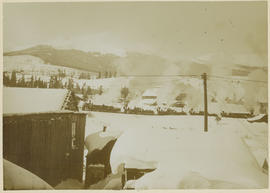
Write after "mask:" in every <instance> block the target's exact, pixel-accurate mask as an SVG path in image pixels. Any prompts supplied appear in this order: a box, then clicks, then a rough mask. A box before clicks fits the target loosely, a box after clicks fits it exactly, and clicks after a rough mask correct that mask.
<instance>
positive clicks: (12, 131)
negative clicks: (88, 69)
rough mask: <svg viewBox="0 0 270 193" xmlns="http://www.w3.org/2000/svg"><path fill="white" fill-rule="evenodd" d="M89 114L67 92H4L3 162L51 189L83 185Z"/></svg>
mask: <svg viewBox="0 0 270 193" xmlns="http://www.w3.org/2000/svg"><path fill="white" fill-rule="evenodd" d="M85 122H86V114H84V113H79V112H77V101H76V99H75V95H74V94H73V93H71V92H70V91H68V90H65V89H40V88H9V87H4V88H3V158H4V159H6V160H8V161H10V162H12V163H14V164H16V165H18V166H20V167H22V168H24V169H26V170H28V171H30V172H32V173H33V174H35V175H37V176H38V177H40V178H41V179H43V180H44V181H45V182H47V183H48V184H50V185H51V186H52V187H54V186H56V185H57V184H59V183H60V182H61V181H63V180H66V179H77V180H78V181H82V177H83V151H84V135H85Z"/></svg>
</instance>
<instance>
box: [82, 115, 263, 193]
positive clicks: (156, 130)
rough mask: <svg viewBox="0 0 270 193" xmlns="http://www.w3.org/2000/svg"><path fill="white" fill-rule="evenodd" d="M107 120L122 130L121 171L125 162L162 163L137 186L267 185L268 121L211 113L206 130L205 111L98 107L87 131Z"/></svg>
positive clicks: (117, 153)
mask: <svg viewBox="0 0 270 193" xmlns="http://www.w3.org/2000/svg"><path fill="white" fill-rule="evenodd" d="M104 125H105V126H107V130H108V131H117V132H122V135H121V136H120V138H119V139H118V140H117V142H116V144H115V146H114V148H113V150H112V154H111V167H112V172H113V173H115V175H117V169H118V167H119V165H121V163H124V164H126V167H138V168H145V167H146V168H151V167H154V168H157V169H156V170H155V171H154V172H151V173H148V174H146V175H145V176H143V177H141V178H140V179H138V180H137V181H135V182H133V186H134V187H135V188H136V189H149V188H151V189H152V188H154V189H156V188H159V189H160V188H265V187H267V182H268V176H267V175H266V174H264V173H263V172H262V170H261V166H262V164H263V161H264V159H265V158H266V157H267V151H268V149H267V147H268V146H267V136H268V134H267V132H268V126H267V124H266V123H249V122H248V121H247V120H245V119H233V118H223V119H222V120H221V121H216V120H215V119H214V118H213V117H209V128H208V130H209V131H208V132H207V133H205V132H203V117H202V116H150V115H146V116H145V115H127V114H116V113H101V112H92V113H91V114H90V115H89V117H88V118H87V124H86V136H87V135H89V134H90V133H94V132H97V131H101V130H102V129H103V126H104ZM168 179H169V180H168Z"/></svg>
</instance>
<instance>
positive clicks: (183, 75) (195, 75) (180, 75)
mask: <svg viewBox="0 0 270 193" xmlns="http://www.w3.org/2000/svg"><path fill="white" fill-rule="evenodd" d="M120 77H145V78H147V77H195V78H198V77H199V78H201V75H198V74H189V75H186V74H175V75H169V74H168V75H150V74H144V75H139V74H133V75H121V76H120ZM207 77H210V78H217V79H223V80H227V81H230V80H232V81H247V82H258V83H265V84H267V83H268V81H262V80H251V79H239V78H231V77H226V76H216V75H207Z"/></svg>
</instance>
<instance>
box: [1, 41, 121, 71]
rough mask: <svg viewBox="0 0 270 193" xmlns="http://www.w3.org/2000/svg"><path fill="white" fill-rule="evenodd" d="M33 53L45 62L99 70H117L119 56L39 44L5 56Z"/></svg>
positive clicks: (32, 54)
mask: <svg viewBox="0 0 270 193" xmlns="http://www.w3.org/2000/svg"><path fill="white" fill-rule="evenodd" d="M17 55H31V56H35V57H39V58H41V59H42V60H43V61H44V63H45V64H46V63H49V64H52V65H57V66H65V67H70V68H76V69H81V70H87V71H93V72H99V71H104V70H105V69H106V70H109V71H115V67H114V60H115V59H117V58H118V56H115V55H112V54H100V53H93V52H84V51H80V50H74V49H70V50H68V49H55V48H53V47H51V46H47V45H38V46H35V47H32V48H28V49H24V50H19V51H13V52H7V53H4V56H17Z"/></svg>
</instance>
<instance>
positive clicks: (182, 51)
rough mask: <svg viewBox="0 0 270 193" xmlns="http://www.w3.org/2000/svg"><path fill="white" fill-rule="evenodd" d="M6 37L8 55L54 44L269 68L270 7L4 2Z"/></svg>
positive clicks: (255, 4) (245, 4) (256, 4)
mask: <svg viewBox="0 0 270 193" xmlns="http://www.w3.org/2000/svg"><path fill="white" fill-rule="evenodd" d="M3 39H4V42H3V44H4V45H3V48H4V52H8V51H13V50H19V49H23V48H28V47H31V46H35V45H39V44H46V45H52V46H53V47H56V48H63V49H80V50H83V51H94V52H102V53H113V54H117V55H120V56H124V55H125V54H126V53H127V52H142V53H146V54H155V55H159V56H161V57H164V58H167V59H170V60H174V61H176V60H181V59H182V60H196V61H208V60H211V59H212V60H213V59H216V58H217V59H219V58H221V56H222V58H226V57H227V56H230V57H234V58H235V59H234V60H236V61H237V60H239V62H240V63H245V62H246V63H248V64H249V65H259V66H265V65H267V2H255V1H254V2H251V1H250V2H80V3H78V2H76V3H75V2H73V3H71V2H68V3H4V6H3ZM217 56H218V57H217Z"/></svg>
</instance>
